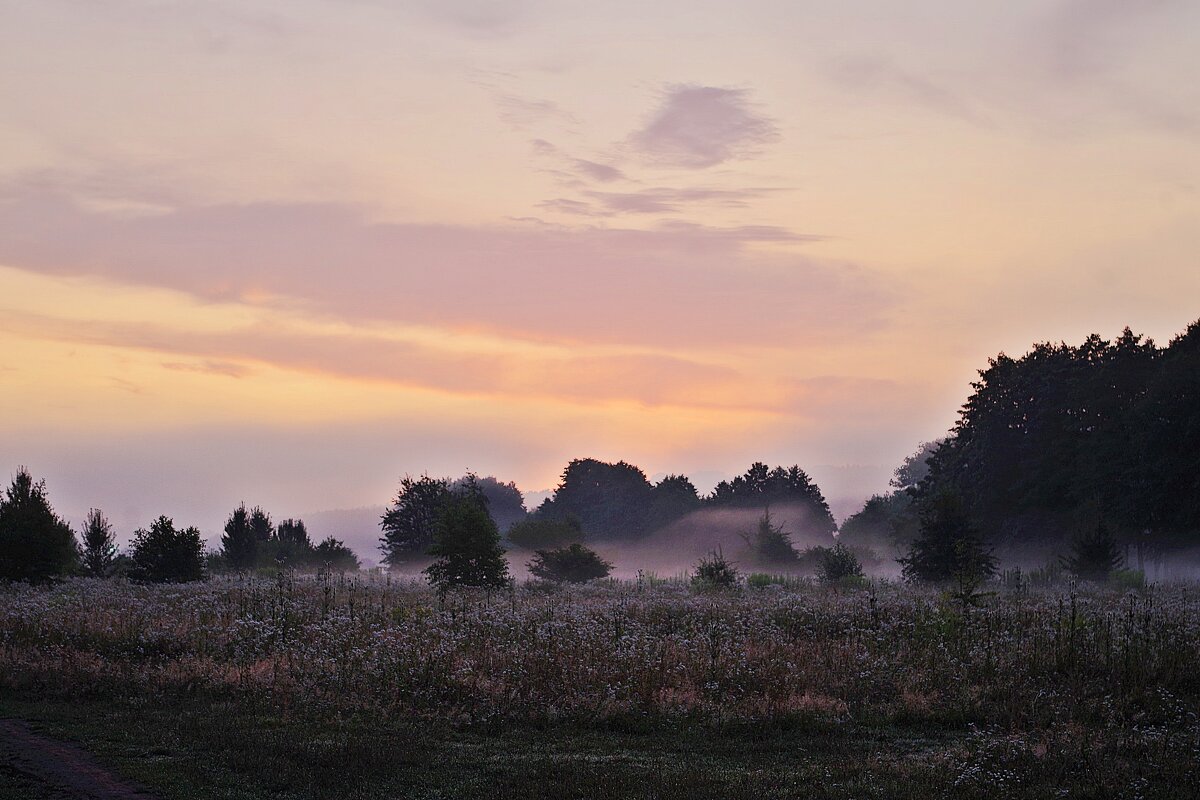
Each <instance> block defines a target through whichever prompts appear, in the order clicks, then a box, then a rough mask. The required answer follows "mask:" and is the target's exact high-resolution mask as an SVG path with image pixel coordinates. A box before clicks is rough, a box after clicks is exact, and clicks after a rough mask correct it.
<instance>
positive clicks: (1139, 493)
mask: <svg viewBox="0 0 1200 800" xmlns="http://www.w3.org/2000/svg"><path fill="white" fill-rule="evenodd" d="M1160 355H1161V353H1160V351H1159V350H1158V349H1157V348H1156V347H1155V346H1154V343H1153V342H1152V341H1149V340H1144V339H1143V338H1142V337H1140V336H1136V335H1134V334H1133V333H1132V332H1131V331H1129V330H1128V329H1126V330H1125V331H1124V332H1123V333H1122V335H1121V336H1120V337H1119V338H1118V339H1117V340H1115V341H1112V342H1110V341H1106V340H1104V339H1101V338H1100V337H1099V336H1097V335H1095V334H1093V335H1091V336H1089V337H1088V338H1087V339H1085V340H1084V341H1083V342H1082V343H1081V344H1080V345H1078V346H1071V345H1067V344H1065V343H1059V344H1051V343H1049V342H1046V343H1041V344H1037V345H1034V347H1033V348H1032V349H1031V350H1030V351H1029V352H1028V353H1026V354H1025V355H1024V356H1022V357H1021V358H1019V359H1014V358H1010V357H1009V356H1007V355H1005V354H1003V353H1001V354H1000V355H998V356H997V357H996V358H993V359H990V360H989V362H988V368H987V369H984V370H981V371H980V373H979V380H978V381H976V382H974V383H972V384H971V386H972V389H973V393H972V394H971V396H970V397H969V398H968V399H967V402H966V403H965V404H964V405H963V407H962V410H961V411H960V412H959V420H958V423H957V424H956V425H955V427H954V431H953V432H952V435H951V437H950V438H949V439H948V440H946V441H945V442H944V443H943V444H942V445H941V446H940V447H939V448H938V449H937V450H936V451H935V452H934V454H933V455H932V457H931V458H930V459H929V462H928V463H929V474H928V475H927V476H926V477H925V478H924V479H923V480H922V481H921V483H920V485H919V486H918V487H917V489H916V490H915V492H914V496H915V499H916V500H917V503H918V505H919V506H920V505H922V504H923V503H924V501H925V500H926V499H927V498H932V497H934V496H935V495H937V494H939V493H942V492H953V493H955V494H957V495H959V496H960V497H961V498H962V500H963V504H964V506H965V507H966V509H967V510H968V511H969V513H970V516H971V517H972V519H973V520H974V522H975V523H976V524H977V525H978V526H979V528H980V530H981V532H982V534H983V535H984V536H985V537H987V538H988V539H989V540H991V541H994V542H997V543H1000V544H1011V545H1020V546H1029V545H1034V544H1036V545H1039V546H1045V545H1050V546H1051V547H1053V546H1054V545H1056V544H1059V543H1061V542H1062V541H1064V540H1065V539H1066V538H1067V537H1068V536H1069V535H1070V533H1071V532H1072V531H1073V530H1074V526H1075V520H1076V519H1077V518H1078V515H1079V511H1080V509H1081V508H1082V507H1083V506H1084V505H1085V504H1087V503H1089V502H1091V500H1092V498H1101V500H1102V506H1103V507H1102V509H1101V510H1102V512H1103V517H1104V518H1105V519H1106V520H1109V522H1110V523H1111V524H1112V525H1113V526H1114V528H1115V531H1116V532H1117V533H1118V534H1119V535H1120V536H1122V537H1133V536H1135V535H1138V534H1139V532H1141V531H1143V530H1145V529H1147V528H1149V527H1153V525H1154V524H1155V513H1154V509H1153V508H1152V507H1150V506H1148V504H1147V502H1146V498H1147V497H1148V496H1149V490H1150V489H1151V488H1152V486H1153V481H1151V480H1149V476H1148V474H1147V470H1148V469H1149V468H1150V467H1151V466H1152V465H1153V464H1154V463H1156V457H1155V455H1154V453H1153V452H1151V451H1149V450H1147V449H1146V447H1145V446H1144V442H1145V439H1146V436H1145V432H1146V431H1147V430H1149V429H1150V428H1151V427H1152V426H1151V425H1149V424H1148V423H1147V421H1146V420H1144V419H1142V418H1141V417H1140V416H1139V413H1138V410H1139V409H1142V408H1146V407H1147V399H1148V398H1147V392H1148V389H1147V387H1148V386H1150V385H1151V384H1152V383H1153V378H1154V376H1155V375H1161V365H1162V362H1163V361H1164V359H1163V358H1161V357H1160ZM1168 427H1169V426H1168Z"/></svg>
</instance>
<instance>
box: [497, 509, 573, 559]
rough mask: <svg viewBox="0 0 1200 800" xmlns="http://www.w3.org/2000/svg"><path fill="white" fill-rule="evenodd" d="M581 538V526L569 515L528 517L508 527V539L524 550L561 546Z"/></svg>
mask: <svg viewBox="0 0 1200 800" xmlns="http://www.w3.org/2000/svg"><path fill="white" fill-rule="evenodd" d="M582 540H583V526H582V525H580V523H579V519H578V518H576V517H574V516H571V515H568V516H567V518H566V519H539V518H537V517H530V518H529V519H526V520H524V521H522V522H518V523H517V524H516V525H513V526H512V527H511V528H509V529H508V541H510V542H512V543H513V544H515V545H516V546H517V547H522V548H524V549H526V550H544V549H550V548H556V547H563V546H566V545H568V544H571V543H572V542H579V541H582Z"/></svg>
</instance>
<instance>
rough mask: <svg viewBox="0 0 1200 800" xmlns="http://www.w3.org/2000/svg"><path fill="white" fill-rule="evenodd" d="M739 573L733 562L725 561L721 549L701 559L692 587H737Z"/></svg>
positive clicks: (693, 576) (693, 577)
mask: <svg viewBox="0 0 1200 800" xmlns="http://www.w3.org/2000/svg"><path fill="white" fill-rule="evenodd" d="M738 577H739V573H738V570H737V567H736V566H735V565H734V564H733V562H731V561H726V560H725V554H724V553H722V552H721V550H720V548H718V549H716V550H714V551H713V552H712V553H710V554H709V555H708V556H705V557H703V558H701V559H700V563H698V564H697V565H696V571H695V572H694V573H693V574H692V585H693V586H696V587H699V588H718V589H720V588H727V587H730V586H736V585H737V582H738Z"/></svg>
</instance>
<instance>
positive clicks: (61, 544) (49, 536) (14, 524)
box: [0, 467, 79, 581]
mask: <svg viewBox="0 0 1200 800" xmlns="http://www.w3.org/2000/svg"><path fill="white" fill-rule="evenodd" d="M78 556H79V553H78V550H76V547H75V534H74V533H73V532H72V531H71V528H70V526H68V525H67V523H65V522H63V521H62V519H60V518H59V516H58V515H57V514H55V513H54V509H52V508H51V507H50V501H49V500H47V499H46V484H45V481H36V482H35V481H34V480H33V476H32V475H30V474H29V470H27V469H25V468H24V467H21V468H20V469H18V470H17V475H16V477H15V478H13V482H12V485H11V486H9V488H8V491H7V492H6V493H5V496H4V497H3V498H0V580H10V581H45V580H49V579H50V578H53V577H56V576H59V575H66V574H67V573H69V572H70V571H71V570H72V569H73V568H74V567H75V564H76V561H77V560H78Z"/></svg>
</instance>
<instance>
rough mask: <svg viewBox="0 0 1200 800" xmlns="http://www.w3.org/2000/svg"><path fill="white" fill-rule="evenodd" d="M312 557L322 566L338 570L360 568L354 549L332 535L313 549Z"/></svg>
mask: <svg viewBox="0 0 1200 800" xmlns="http://www.w3.org/2000/svg"><path fill="white" fill-rule="evenodd" d="M312 557H313V559H314V560H315V561H316V562H317V564H319V565H320V566H322V567H325V568H326V569H331V570H334V571H336V572H357V571H358V568H359V563H358V556H356V555H355V554H354V551H353V550H351V549H350V548H349V547H347V546H346V545H345V544H344V543H343V542H342V541H341V540H340V539H335V538H333V537H332V536H329V537H327V538H326V539H324V540H322V541H321V543H320V544H319V545H317V546H316V547H315V548H314V549H313V554H312Z"/></svg>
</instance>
